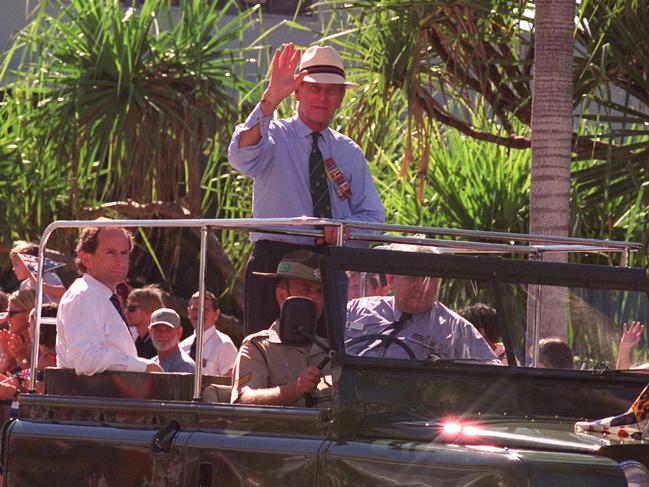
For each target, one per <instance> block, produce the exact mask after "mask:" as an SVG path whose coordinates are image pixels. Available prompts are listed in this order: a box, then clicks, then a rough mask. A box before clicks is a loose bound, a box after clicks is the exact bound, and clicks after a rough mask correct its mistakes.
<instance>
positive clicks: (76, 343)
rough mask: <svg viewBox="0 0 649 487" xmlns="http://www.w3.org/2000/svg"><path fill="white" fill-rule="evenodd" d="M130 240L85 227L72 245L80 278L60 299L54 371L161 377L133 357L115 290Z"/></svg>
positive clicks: (118, 231)
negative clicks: (139, 374)
mask: <svg viewBox="0 0 649 487" xmlns="http://www.w3.org/2000/svg"><path fill="white" fill-rule="evenodd" d="M132 246H133V242H132V236H131V234H130V233H129V232H128V231H127V230H126V229H124V228H120V227H118V226H114V227H86V228H84V229H83V231H82V232H81V234H80V236H79V242H78V244H77V249H76V250H77V259H76V264H77V268H78V269H79V271H80V273H81V277H80V278H78V279H77V280H76V281H74V283H73V284H72V285H71V286H70V288H69V289H68V290H67V291H66V293H65V294H64V295H63V298H62V299H61V304H60V305H59V312H58V316H57V324H56V327H57V328H56V331H57V337H56V354H57V360H58V364H59V367H66V368H72V369H74V370H75V371H76V373H77V374H79V375H81V374H84V375H93V374H96V373H98V372H103V371H104V370H127V371H140V372H143V371H147V372H152V371H155V372H161V369H160V367H159V366H158V365H157V364H156V363H154V362H152V361H151V360H149V359H143V358H140V357H138V356H137V350H136V348H135V343H134V342H133V337H132V336H131V332H130V330H129V328H128V325H127V324H126V317H125V315H124V312H123V311H122V308H121V306H120V305H119V299H118V297H117V295H116V294H115V286H116V285H117V284H118V283H120V282H122V281H124V280H125V279H126V275H127V274H128V267H129V254H130V252H131V249H132Z"/></svg>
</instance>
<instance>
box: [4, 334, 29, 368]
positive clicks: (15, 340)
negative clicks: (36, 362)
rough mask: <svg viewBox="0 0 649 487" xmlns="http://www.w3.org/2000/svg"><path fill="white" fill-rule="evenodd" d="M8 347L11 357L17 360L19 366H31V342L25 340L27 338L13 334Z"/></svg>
mask: <svg viewBox="0 0 649 487" xmlns="http://www.w3.org/2000/svg"><path fill="white" fill-rule="evenodd" d="M7 346H8V348H9V353H11V355H13V357H14V358H15V359H16V362H17V363H18V365H20V366H21V367H23V368H24V367H25V366H26V365H28V364H29V358H30V356H31V350H30V349H31V342H30V341H29V340H25V338H24V337H23V336H22V335H20V334H18V333H12V334H11V335H10V336H9V340H8V342H7Z"/></svg>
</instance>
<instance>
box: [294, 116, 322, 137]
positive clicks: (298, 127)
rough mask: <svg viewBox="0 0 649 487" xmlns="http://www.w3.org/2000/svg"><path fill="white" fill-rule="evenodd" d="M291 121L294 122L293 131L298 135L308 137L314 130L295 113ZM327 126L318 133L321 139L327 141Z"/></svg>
mask: <svg viewBox="0 0 649 487" xmlns="http://www.w3.org/2000/svg"><path fill="white" fill-rule="evenodd" d="M293 121H294V122H295V131H296V132H297V135H298V136H299V137H310V136H311V134H312V133H313V132H314V130H313V129H311V128H309V127H308V126H307V125H306V124H305V123H304V122H303V121H302V120H300V117H299V115H297V114H296V115H295V116H294V117H293ZM329 131H330V129H329V127H327V128H326V129H324V130H323V131H322V132H320V134H321V135H322V139H323V140H325V141H327V140H328V139H329Z"/></svg>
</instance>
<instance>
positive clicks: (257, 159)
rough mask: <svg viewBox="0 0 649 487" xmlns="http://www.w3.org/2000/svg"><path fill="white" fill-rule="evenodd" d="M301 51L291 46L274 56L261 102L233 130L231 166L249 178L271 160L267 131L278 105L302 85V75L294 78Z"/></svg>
mask: <svg viewBox="0 0 649 487" xmlns="http://www.w3.org/2000/svg"><path fill="white" fill-rule="evenodd" d="M299 60H300V51H299V50H296V49H295V48H294V47H293V45H292V44H289V45H287V46H286V47H285V48H284V49H282V50H281V51H280V50H279V49H278V50H277V51H276V52H275V55H274V57H273V62H272V66H271V74H270V82H269V84H268V87H267V88H266V91H265V92H264V94H263V96H262V98H261V100H260V102H259V103H258V104H257V106H256V107H255V109H254V110H253V112H252V113H251V114H250V115H249V116H248V118H247V119H246V121H245V122H244V123H243V124H240V125H238V126H237V127H236V128H235V131H234V134H233V135H232V140H231V141H230V145H229V147H228V160H229V161H230V164H231V165H232V167H234V168H235V169H236V170H237V171H239V172H241V173H242V174H245V175H246V176H249V177H253V178H254V177H257V175H259V174H260V173H262V172H263V171H264V170H265V169H266V168H267V166H268V164H270V162H271V160H272V136H270V135H268V129H269V126H270V121H271V119H272V115H273V113H274V111H275V109H276V108H277V106H278V105H279V104H280V103H281V102H282V100H284V99H285V98H286V97H287V96H289V95H290V94H291V93H293V91H295V88H296V87H297V86H298V85H299V84H300V83H301V82H302V79H303V78H304V76H305V75H304V74H301V75H298V76H295V68H296V66H297V64H298V62H299Z"/></svg>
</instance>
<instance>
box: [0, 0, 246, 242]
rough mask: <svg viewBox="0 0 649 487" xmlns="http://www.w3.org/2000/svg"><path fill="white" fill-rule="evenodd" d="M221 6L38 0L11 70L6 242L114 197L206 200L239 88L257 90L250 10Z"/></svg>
mask: <svg viewBox="0 0 649 487" xmlns="http://www.w3.org/2000/svg"><path fill="white" fill-rule="evenodd" d="M140 3H141V5H140ZM217 3H219V2H218V1H217V0H208V1H205V0H185V1H183V2H180V5H179V7H177V8H176V7H172V6H171V2H170V0H145V1H144V2H138V1H135V0H134V1H133V6H132V7H131V8H126V7H124V6H122V5H121V4H120V2H116V1H114V0H70V1H68V0H66V1H63V0H52V1H45V0H43V1H42V3H41V5H40V9H39V11H38V13H37V15H36V16H35V18H34V19H33V21H32V22H31V23H30V24H29V25H28V26H27V27H26V28H25V29H24V30H23V31H22V32H21V33H20V34H19V35H18V36H17V37H16V39H15V41H14V43H13V45H12V46H11V47H10V48H9V49H8V50H7V52H6V53H5V56H4V63H3V69H2V74H3V78H2V80H1V81H2V82H3V83H4V86H5V92H4V100H3V104H2V107H1V109H0V110H1V111H0V120H1V121H2V123H3V124H4V127H3V129H4V130H3V131H2V134H3V135H2V136H1V138H0V168H1V170H2V174H3V175H5V174H6V175H7V176H8V177H7V178H6V181H5V178H2V179H3V182H2V183H1V184H2V186H3V193H5V192H6V196H7V197H6V198H2V203H0V204H2V205H3V208H2V209H5V208H4V207H5V206H6V209H7V211H6V212H5V214H6V215H8V221H9V223H10V224H8V225H6V226H5V227H4V228H3V229H2V230H0V232H1V233H0V238H2V241H4V242H5V244H6V245H8V243H9V242H10V241H11V240H12V239H14V238H16V237H22V238H35V237H37V236H38V235H39V234H40V233H41V231H42V229H43V228H44V226H45V224H47V223H49V221H52V220H55V219H61V218H79V217H82V216H83V215H84V208H92V207H96V206H98V205H100V204H102V203H105V202H111V201H123V202H128V201H135V202H137V203H138V204H139V205H140V206H139V208H144V210H143V211H146V208H147V206H146V205H147V204H150V203H155V202H159V201H162V202H174V203H177V204H179V205H182V206H183V207H185V208H188V209H189V210H190V211H191V212H192V214H194V215H195V216H198V215H201V214H202V212H203V210H206V209H207V208H206V206H204V205H205V204H207V203H208V199H207V198H205V197H204V189H203V187H202V182H203V183H204V182H205V181H207V180H210V179H211V178H214V177H215V176H214V175H215V174H218V175H219V176H220V175H221V173H222V172H223V171H222V170H221V165H222V164H223V163H224V162H225V160H226V159H225V155H224V152H223V151H224V150H225V146H224V141H225V140H227V139H229V136H230V134H229V131H230V129H231V127H232V126H233V124H234V121H235V120H236V118H237V112H236V105H235V102H234V101H233V99H232V96H231V95H232V93H233V92H236V91H244V90H247V89H248V87H249V85H248V84H247V83H246V82H244V81H243V80H242V79H241V78H240V77H238V76H237V69H238V68H237V66H238V65H239V64H240V63H241V62H242V60H243V50H242V48H241V47H236V46H240V44H241V43H240V38H241V36H242V33H243V31H244V29H245V27H246V26H247V25H249V24H250V22H252V15H253V14H254V12H255V11H254V10H248V11H246V12H243V13H241V14H239V15H235V16H234V17H228V18H229V19H230V20H228V18H226V17H225V13H226V11H230V12H232V10H233V9H236V0H231V1H230V2H227V4H226V5H225V6H223V7H222V8H221V7H217ZM136 5H137V8H135V7H136ZM233 46H235V47H233ZM15 59H20V60H21V63H20V67H19V68H18V69H17V70H16V71H15V72H9V70H8V66H9V63H10V62H11V61H12V60H15ZM215 180H216V181H221V179H219V177H216V179H215ZM203 186H204V184H203ZM5 189H6V191H5ZM142 205H144V206H142ZM243 210H245V207H244V208H242V211H243ZM212 212H213V213H214V214H216V215H220V214H222V213H223V212H221V210H219V209H212ZM225 212H226V213H229V214H232V208H229V209H227V210H225ZM139 216H140V217H143V216H154V213H153V211H149V212H148V213H147V212H144V213H143V214H140V215H139ZM237 216H241V212H239V214H238V215H237ZM9 229H11V230H9Z"/></svg>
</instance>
